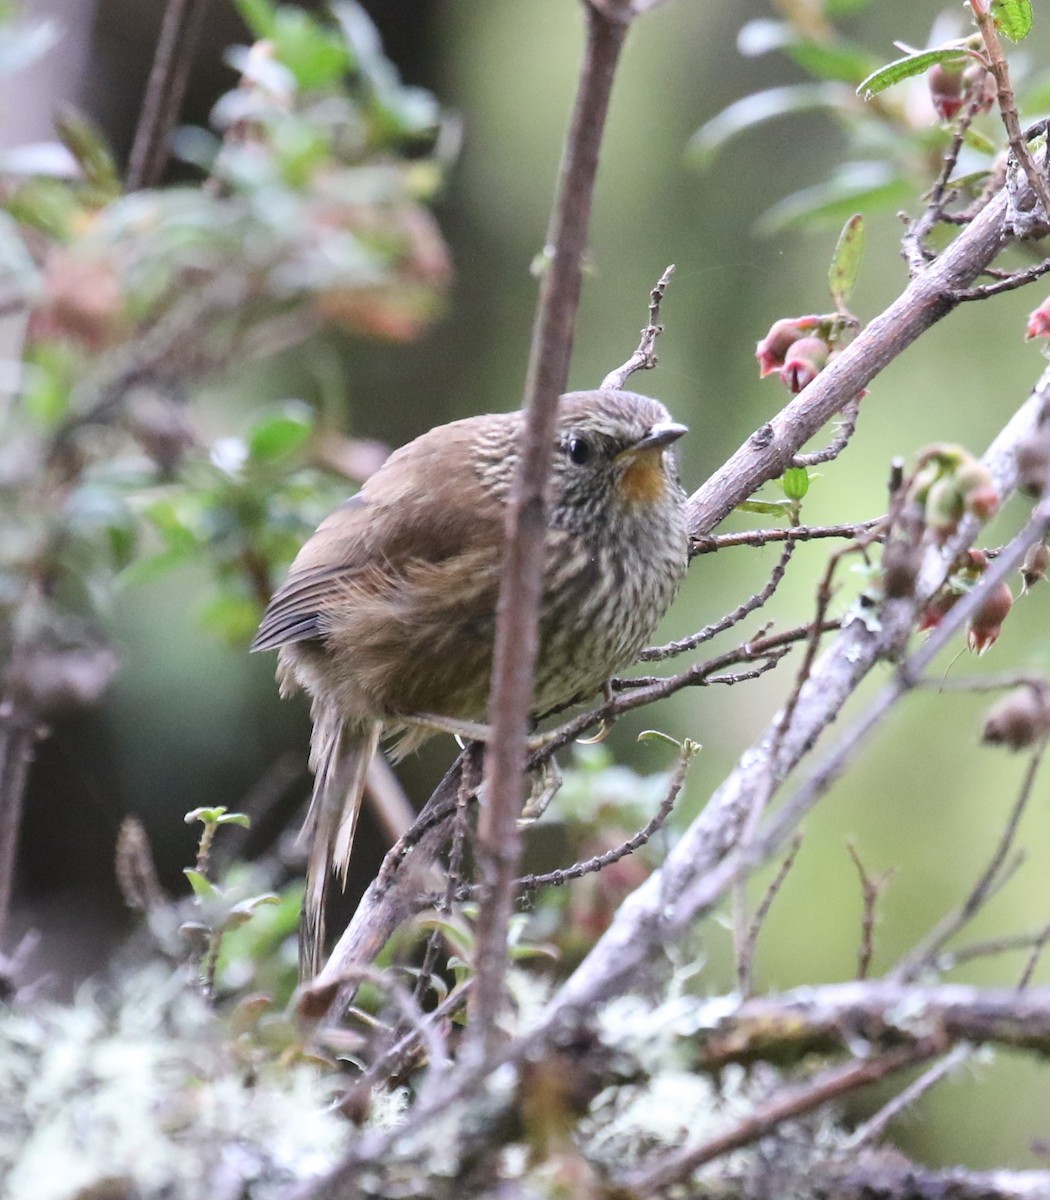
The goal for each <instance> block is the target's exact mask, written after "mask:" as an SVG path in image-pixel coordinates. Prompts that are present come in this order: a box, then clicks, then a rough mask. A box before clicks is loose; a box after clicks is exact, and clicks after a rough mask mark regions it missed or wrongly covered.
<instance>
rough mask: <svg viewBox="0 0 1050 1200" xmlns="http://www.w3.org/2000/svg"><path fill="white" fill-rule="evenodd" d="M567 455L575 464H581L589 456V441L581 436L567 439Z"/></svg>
mask: <svg viewBox="0 0 1050 1200" xmlns="http://www.w3.org/2000/svg"><path fill="white" fill-rule="evenodd" d="M568 450H569V457H570V458H571V459H572V461H573V462H574V463H576V465H577V466H582V465H583V464H584V463H585V462H587V461H588V459H589V458H590V457H591V443H590V442H588V441H586V440H585V439H584V438H581V437H574V438H570V439H569V445H568Z"/></svg>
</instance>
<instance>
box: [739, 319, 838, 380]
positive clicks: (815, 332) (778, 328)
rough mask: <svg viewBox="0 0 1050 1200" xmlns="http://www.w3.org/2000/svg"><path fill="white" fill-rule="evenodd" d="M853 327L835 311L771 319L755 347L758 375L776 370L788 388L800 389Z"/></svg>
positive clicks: (834, 352) (832, 353) (817, 371)
mask: <svg viewBox="0 0 1050 1200" xmlns="http://www.w3.org/2000/svg"><path fill="white" fill-rule="evenodd" d="M854 328H855V326H854V325H853V324H851V323H849V322H847V321H845V320H844V318H843V317H842V316H841V315H840V314H839V313H831V314H828V315H825V316H820V315H818V314H816V313H811V314H810V315H808V316H804V317H783V318H782V319H781V320H779V321H775V322H774V323H773V325H772V327H771V328H770V330H769V332H768V333H767V334H766V336H765V337H764V338H763V339H762V340H761V341H760V342H759V343H758V345H757V346H756V347H755V358H757V359H758V366H759V378H760V379H765V377H766V376H767V375H772V374H773V373H774V372H777V373H779V375H780V380H781V382H782V383H783V384H784V386H785V387H786V388H787V389H788V391H789V392H792V393H797V392H801V391H802V389H803V388H804V387H806V386H807V384H810V383H812V382H813V380H814V379H816V377H817V376H818V375H819V374H820V372H821V371H822V370H823V369H824V368H825V367H826V366H827V365H828V363H829V362H831V361H832V359H833V358H834V357H835V355H836V354H837V353H838V352H839V351H840V350H841V349H842V348H843V346H844V345H845V344H846V343H847V342H848V341H849V339H850V338H851V337H852V336H853V332H854Z"/></svg>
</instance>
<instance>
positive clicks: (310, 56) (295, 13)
mask: <svg viewBox="0 0 1050 1200" xmlns="http://www.w3.org/2000/svg"><path fill="white" fill-rule="evenodd" d="M270 37H271V38H272V40H273V44H274V51H275V53H276V57H277V61H278V62H282V63H284V65H285V66H286V67H287V68H288V69H289V71H291V72H292V74H293V75H294V76H295V79H296V82H297V83H298V84H299V86H300V87H301V88H303V89H304V90H311V89H317V88H324V87H328V86H330V85H332V84H334V83H338V82H339V81H340V80H341V79H342V78H343V76H344V75H346V74H347V72H348V71H349V70H350V67H351V65H352V63H351V59H350V52H349V50H348V49H347V46H346V44H345V42H344V41H343V39H342V37H341V36H340V35H339V34H337V33H336V32H334V31H333V30H331V29H326V28H325V27H324V26H323V25H321V24H320V22H318V21H316V20H315V19H314V18H313V17H311V16H310V15H309V14H308V13H306V12H304V11H303V10H302V9H301V8H296V7H294V6H292V5H287V4H282V5H281V6H280V8H278V9H277V13H276V17H275V20H274V28H273V32H272V33H271V34H270Z"/></svg>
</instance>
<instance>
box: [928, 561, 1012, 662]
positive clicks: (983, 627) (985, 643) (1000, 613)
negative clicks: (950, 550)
mask: <svg viewBox="0 0 1050 1200" xmlns="http://www.w3.org/2000/svg"><path fill="white" fill-rule="evenodd" d="M987 569H988V556H987V555H986V554H985V553H984V551H983V550H967V551H965V552H964V553H963V554H962V555H961V556H960V557H959V559H958V560H957V561H956V563H955V564H954V566H953V569H952V572H951V574H950V575H949V576H948V578H947V579H946V580H945V582H944V585H943V586H942V587H941V588H940V589H939V590H938V591H937V592H936V593H935V594H934V595H933V597H932V598H931V599H930V601H929V603H928V604H927V605H926V607H925V608H924V609H923V611H922V614H921V615H920V617H919V632H920V633H921V632H924V631H926V630H931V629H936V628H937V626H938V625H940V623H941V621H943V620H944V618H945V616H946V615H947V614H948V613H949V612H950V611H951V610H952V609H953V608H954V607H955V605H956V604H958V602H959V601H960V600H961V599H962V598H963V596H965V595H966V594H967V592H970V591H972V590H973V589H974V588H975V587H977V586H978V585H979V584H980V583H981V580H982V578H983V576H984V573H985V571H986V570H987ZM1013 604H1014V597H1013V592H1011V590H1010V586H1009V584H1007V583H997V584H996V585H995V586H994V587H991V588H988V589H987V591H986V592H985V594H984V596H983V597H982V599H981V603H980V605H979V606H978V607H977V610H976V612H975V613H974V614H973V616H972V617H971V618H970V623H969V624H968V625H967V627H966V645H967V648H968V649H969V650H970V651H971V653H973V654H977V655H981V654H984V653H985V651H986V650H990V649H991V647H992V646H993V645H995V643H996V641H998V638H999V634H1000V633H1002V629H1003V622H1004V621H1005V620H1006V618H1007V617H1008V616H1009V615H1010V610H1011V609H1012V608H1013Z"/></svg>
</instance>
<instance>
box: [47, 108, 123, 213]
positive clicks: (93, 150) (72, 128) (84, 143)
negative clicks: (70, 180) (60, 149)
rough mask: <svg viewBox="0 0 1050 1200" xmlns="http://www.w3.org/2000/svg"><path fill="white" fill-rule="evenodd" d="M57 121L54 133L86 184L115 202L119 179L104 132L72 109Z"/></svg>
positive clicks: (62, 112)
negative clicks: (75, 161)
mask: <svg viewBox="0 0 1050 1200" xmlns="http://www.w3.org/2000/svg"><path fill="white" fill-rule="evenodd" d="M54 120H55V132H56V133H57V134H58V137H59V140H60V141H61V142H62V144H63V145H64V146H65V147H66V149H67V150H68V151H69V152H70V154H72V155H73V157H74V158H75V159H76V160H77V165H78V166H79V167H80V170H81V172H82V173H83V176H84V180H85V182H86V183H89V184H91V185H92V186H93V187H95V188H98V189H100V190H101V192H102V193H103V194H105V195H108V196H111V197H112V198H113V199H116V197H117V196H119V195H120V177H119V176H118V174H117V164H116V162H115V161H114V159H113V155H112V154H111V153H110V149H109V147H108V146H107V145H106V142H105V139H104V138H103V136H102V133H101V131H100V130H99V129H98V128H97V127H96V126H95V124H94V123H93V122H92V121H89V120H88V118H87V117H85V116H84V115H83V113H79V112H77V111H76V109H73V108H66V109H64V110H63V111H61V112H59V113H58V114H56V116H55V119H54Z"/></svg>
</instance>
